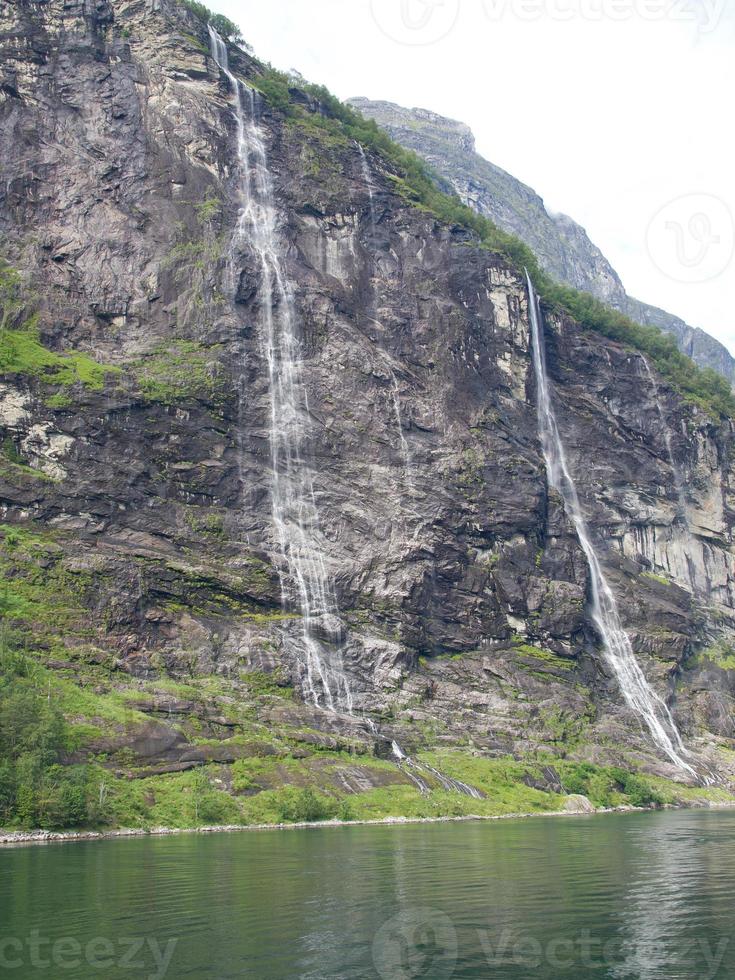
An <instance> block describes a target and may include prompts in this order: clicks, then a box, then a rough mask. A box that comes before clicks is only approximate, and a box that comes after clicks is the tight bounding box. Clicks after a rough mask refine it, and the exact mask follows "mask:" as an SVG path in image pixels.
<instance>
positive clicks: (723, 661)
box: [697, 640, 735, 670]
mask: <svg viewBox="0 0 735 980" xmlns="http://www.w3.org/2000/svg"><path fill="white" fill-rule="evenodd" d="M697 660H698V661H699V662H701V661H703V660H708V661H709V662H710V663H713V664H716V665H717V666H718V667H720V668H721V669H722V670H735V648H734V647H733V646H732V644H730V643H727V642H725V640H718V642H717V643H715V644H713V645H712V646H711V647H707V649H706V650H702V651H700V653H699V654H697Z"/></svg>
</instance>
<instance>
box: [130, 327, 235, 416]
mask: <svg viewBox="0 0 735 980" xmlns="http://www.w3.org/2000/svg"><path fill="white" fill-rule="evenodd" d="M220 353H221V348H220V347H219V346H214V347H205V346H204V345H203V344H199V343H195V342H194V341H190V340H172V341H170V342H167V343H163V344H159V345H158V346H157V347H155V348H154V349H153V350H152V351H151V352H150V353H149V354H147V355H146V356H145V357H144V358H142V359H141V360H140V361H138V362H137V363H136V364H135V365H134V366H133V370H134V371H135V372H136V374H137V376H138V379H139V383H140V388H141V391H142V392H143V395H144V397H145V398H146V399H147V400H148V401H151V402H160V403H162V404H164V405H175V404H178V403H180V402H183V401H187V400H190V399H198V400H199V401H204V402H208V403H210V404H215V405H220V404H221V403H222V402H223V401H224V399H225V397H226V389H225V376H224V372H223V370H222V362H221V360H220V357H219V355H220Z"/></svg>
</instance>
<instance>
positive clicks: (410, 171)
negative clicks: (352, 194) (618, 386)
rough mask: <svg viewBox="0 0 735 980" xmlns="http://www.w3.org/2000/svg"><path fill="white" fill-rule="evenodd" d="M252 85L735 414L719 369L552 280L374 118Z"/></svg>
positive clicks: (688, 390) (679, 385)
mask: <svg viewBox="0 0 735 980" xmlns="http://www.w3.org/2000/svg"><path fill="white" fill-rule="evenodd" d="M252 83H253V84H254V85H255V86H256V87H257V88H258V89H259V90H260V91H261V92H262V93H263V95H264V96H265V97H266V98H267V99H268V101H269V103H270V104H271V106H272V107H273V108H274V109H277V110H278V111H280V112H283V113H284V114H285V115H286V116H287V117H289V118H291V119H297V120H299V122H300V124H301V125H302V126H304V127H307V128H310V129H311V130H312V132H313V133H314V134H315V135H318V136H320V137H321V138H324V137H325V136H327V137H331V139H332V141H333V142H334V143H335V145H336V144H339V143H342V144H344V142H345V139H348V140H355V141H357V142H358V143H360V144H361V145H362V146H363V147H365V148H366V149H369V150H371V151H372V152H374V153H376V154H378V155H379V156H380V157H382V159H383V160H384V161H385V162H386V163H387V164H388V165H389V168H390V169H391V170H392V171H393V174H392V179H393V181H394V184H395V188H396V191H397V192H398V193H399V194H400V195H401V197H403V199H404V200H405V201H406V202H407V203H408V204H410V205H412V206H414V207H417V208H420V209H422V210H423V211H426V212H427V213H429V214H431V215H433V216H434V217H435V218H437V220H439V221H441V222H443V223H445V224H448V225H450V226H459V227H461V228H464V229H466V230H467V231H469V232H471V233H472V235H473V236H474V237H475V238H476V239H477V240H478V241H479V242H480V244H481V245H482V246H483V247H485V248H488V249H490V250H491V251H493V252H497V253H499V254H501V255H503V256H504V257H505V258H506V259H507V260H508V261H509V262H510V263H511V264H512V265H514V266H515V268H516V269H517V270H518V271H522V270H523V269H527V270H528V272H529V274H530V275H531V278H532V279H533V282H534V284H535V287H536V289H537V291H538V293H539V295H540V297H541V299H542V300H543V301H544V304H545V306H546V307H547V309H548V310H549V311H551V312H555V313H567V314H569V315H570V316H572V317H573V318H574V319H575V320H577V321H578V322H579V323H580V324H582V326H584V327H586V328H587V329H589V330H594V331H596V332H597V333H601V334H603V335H604V336H605V337H609V338H610V339H611V340H615V341H617V342H619V343H622V344H624V345H626V346H629V347H631V348H634V349H635V350H639V351H642V352H643V353H645V354H646V355H647V356H648V358H649V360H650V361H651V362H652V363H653V364H654V365H655V366H656V368H657V369H658V370H659V371H660V373H661V374H662V375H663V377H665V378H666V379H667V381H669V383H670V384H671V385H672V386H673V387H675V388H676V389H677V390H678V391H679V392H680V393H681V394H682V395H683V396H684V397H685V398H686V399H687V400H688V401H690V402H692V403H694V404H697V405H698V406H699V407H701V408H703V409H704V410H705V411H708V412H710V413H712V414H714V415H716V416H717V415H726V416H733V415H735V396H733V394H732V392H731V390H730V386H729V385H728V383H727V381H726V380H725V379H724V378H723V377H721V376H720V375H719V374H717V372H715V371H712V370H711V369H700V368H698V367H697V366H696V365H695V364H694V362H693V361H692V360H690V359H689V358H688V357H686V355H684V354H682V353H681V352H680V351H679V350H678V348H677V346H676V343H675V341H674V339H673V337H671V336H670V335H668V334H664V333H662V332H661V331H660V330H658V329H657V328H656V327H650V326H642V325H641V324H639V323H635V322H634V321H633V320H631V319H630V318H629V317H627V316H625V315H624V314H623V313H620V312H618V311H617V310H613V309H611V308H609V307H607V306H605V305H604V304H603V303H601V302H600V301H599V300H597V299H595V298H594V297H593V296H590V295H589V294H588V293H582V292H579V291H578V290H576V289H573V288H572V287H571V286H565V285H561V284H560V283H557V282H554V281H553V280H552V279H551V278H550V277H549V276H548V275H547V274H546V273H545V272H544V271H543V270H542V269H541V267H540V266H539V264H538V261H537V259H536V256H535V255H534V254H533V252H532V251H531V250H530V248H529V247H528V246H527V245H526V244H525V243H524V242H522V241H521V240H520V239H519V238H516V237H515V236H514V235H510V234H508V233H507V232H504V231H502V230H501V229H500V228H498V227H497V226H496V225H495V224H493V222H492V221H490V220H489V219H488V218H486V217H483V216H482V215H479V214H477V213H476V212H474V211H473V210H472V209H471V208H469V207H467V206H466V205H464V204H462V202H461V201H460V200H459V198H458V197H456V196H452V195H449V194H446V193H444V192H443V191H442V190H440V189H439V180H438V178H437V177H436V175H435V174H434V173H433V172H432V170H431V169H430V167H429V166H428V165H427V164H426V163H424V161H423V160H422V159H421V158H420V157H418V156H417V155H416V154H415V153H413V152H411V151H410V150H406V149H404V148H403V147H401V146H399V145H398V144H397V143H394V142H393V140H392V139H391V138H390V137H389V136H388V135H387V133H385V132H384V131H382V130H381V129H379V128H378V126H377V124H376V123H375V122H374V120H368V119H365V118H364V117H363V116H362V115H361V114H360V113H359V112H358V111H357V110H355V109H353V108H352V107H351V106H347V105H344V104H343V103H342V102H340V101H339V99H337V98H336V97H335V96H333V95H332V94H331V93H330V92H329V91H328V90H327V89H326V88H325V87H324V86H319V85H305V86H303V88H304V90H305V91H306V92H307V94H308V95H310V96H312V98H314V99H316V100H317V101H318V102H319V103H320V106H321V110H322V111H321V113H314V112H309V111H308V110H306V109H304V108H303V107H302V106H301V105H295V104H294V103H292V102H291V99H290V94H289V87H290V85H291V83H290V82H289V79H288V76H287V75H285V74H283V73H282V72H278V71H276V70H275V69H273V68H271V67H266V68H265V69H264V70H263V73H262V74H261V75H259V76H257V77H256V78H253V79H252Z"/></svg>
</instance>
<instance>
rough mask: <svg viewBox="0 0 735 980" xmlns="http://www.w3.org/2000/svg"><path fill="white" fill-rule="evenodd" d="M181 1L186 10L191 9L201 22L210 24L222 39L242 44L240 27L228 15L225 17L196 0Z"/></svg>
mask: <svg viewBox="0 0 735 980" xmlns="http://www.w3.org/2000/svg"><path fill="white" fill-rule="evenodd" d="M181 2H182V5H183V6H184V7H186V9H187V10H189V11H191V13H192V14H194V16H195V17H197V18H198V19H199V20H201V21H202V22H203V23H205V24H211V25H212V27H213V28H214V29H215V31H217V33H218V34H219V35H220V37H222V38H223V40H225V41H230V42H232V43H234V44H242V40H243V38H242V34H241V33H240V28H239V27H238V26H237V24H236V23H235V22H234V21H231V20H230V18H229V17H225V15H224V14H215V13H214V11H212V10H210V9H209V7H207V6H206V5H205V4H203V3H199V2H198V0H181Z"/></svg>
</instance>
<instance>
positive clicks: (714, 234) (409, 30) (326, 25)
mask: <svg viewBox="0 0 735 980" xmlns="http://www.w3.org/2000/svg"><path fill="white" fill-rule="evenodd" d="M212 3H213V6H214V7H215V9H217V10H218V11H220V12H222V13H225V14H227V15H228V16H229V17H231V18H232V19H233V20H234V21H236V22H237V23H238V24H239V26H240V27H241V29H242V32H243V35H244V37H245V39H246V40H247V41H248V42H249V43H250V44H251V45H252V46H253V48H254V49H255V53H256V54H257V55H258V56H259V57H261V58H264V59H266V60H269V61H271V62H272V63H273V64H274V65H275V66H276V67H278V68H283V69H290V68H295V69H297V70H298V71H300V72H302V74H304V75H305V76H306V77H307V78H308V79H310V80H311V81H315V82H321V83H323V84H325V85H327V86H328V87H329V88H330V89H331V90H332V91H333V92H334V93H335V94H336V95H338V96H339V97H340V98H347V97H349V96H352V95H365V96H368V97H369V98H373V99H388V100H390V101H391V102H397V103H399V104H400V105H405V106H421V107H423V108H427V109H432V110H434V111H435V112H439V113H442V114H443V115H447V116H451V117H453V118H455V119H461V120H463V121H464V122H466V123H468V124H469V125H470V126H471V127H472V129H473V130H474V132H475V136H476V138H477V148H478V150H479V152H480V153H482V155H483V156H485V157H487V159H489V160H491V161H492V162H493V163H495V164H497V165H499V166H501V167H503V168H505V169H506V170H508V171H509V172H510V173H512V174H513V175H514V176H516V177H518V178H520V179H521V180H523V181H525V182H526V183H528V184H530V185H531V186H532V187H533V188H534V189H535V190H536V191H538V192H539V193H540V194H541V196H542V197H543V198H544V200H545V202H546V205H547V208H548V209H549V210H553V211H563V212H565V213H566V214H569V215H571V216H572V217H573V218H574V219H575V220H576V221H578V222H579V223H580V224H582V225H583V226H584V227H585V228H586V229H587V232H588V233H589V235H590V238H591V239H592V241H593V242H595V243H596V244H597V245H599V246H600V248H601V249H602V251H603V252H604V253H605V255H606V256H607V257H608V258H609V259H610V261H611V262H612V264H613V266H614V267H615V268H616V269H617V271H618V272H619V274H620V276H621V278H622V280H623V282H624V284H625V286H626V288H627V289H628V292H629V293H631V294H632V295H633V296H636V297H637V298H638V299H642V300H645V301H646V302H649V303H654V304H656V305H658V306H662V307H663V308H665V309H667V310H669V312H672V313H676V314H677V315H679V316H681V317H683V318H684V319H685V320H687V321H688V322H689V323H691V324H693V325H694V326H700V327H702V328H704V329H705V330H708V331H709V332H710V333H712V334H713V335H714V336H716V337H717V338H718V339H719V340H721V341H722V342H723V343H725V344H726V345H727V346H728V347H729V348H730V350H731V351H732V352H733V353H735V316H734V315H733V309H732V296H733V285H734V283H735V275H734V272H735V258H734V256H733V251H734V245H735V224H734V222H733V214H735V135H734V132H735V130H734V127H733V115H732V113H733V110H732V97H733V93H734V92H735V9H734V8H735V3H733V2H732V0H267V2H264V0H212ZM728 7H729V9H728Z"/></svg>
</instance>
